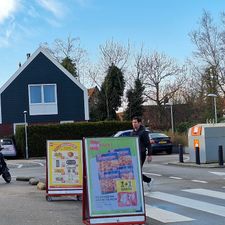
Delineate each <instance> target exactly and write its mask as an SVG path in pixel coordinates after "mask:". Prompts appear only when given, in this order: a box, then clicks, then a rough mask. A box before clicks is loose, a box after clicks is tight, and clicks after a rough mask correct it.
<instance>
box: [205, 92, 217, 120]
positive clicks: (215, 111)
mask: <svg viewBox="0 0 225 225" xmlns="http://www.w3.org/2000/svg"><path fill="white" fill-rule="evenodd" d="M207 96H208V97H213V102H214V113H215V123H217V110H216V97H217V95H216V94H208V95H207Z"/></svg>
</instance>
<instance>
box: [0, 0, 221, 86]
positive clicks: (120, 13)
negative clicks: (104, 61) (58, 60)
mask: <svg viewBox="0 0 225 225" xmlns="http://www.w3.org/2000/svg"><path fill="white" fill-rule="evenodd" d="M203 10H206V11H209V12H210V13H211V14H212V16H213V18H214V19H215V20H219V16H220V13H221V12H225V3H224V1H223V0H0V59H1V60H0V77H1V80H0V86H2V85H3V84H4V83H5V82H6V81H7V80H8V79H9V78H10V76H11V75H13V74H14V73H15V72H16V70H17V69H18V64H19V62H21V63H24V62H25V60H26V53H33V52H34V51H35V50H36V49H37V48H38V47H39V45H40V44H41V43H44V42H47V43H49V44H50V45H51V44H52V43H53V42H54V40H55V39H57V38H59V39H63V40H65V39H66V38H67V37H68V36H69V35H70V36H71V37H79V38H80V43H81V46H82V47H83V48H84V49H86V50H87V52H88V55H89V57H90V59H91V61H94V60H97V58H98V56H99V45H100V44H104V43H105V42H106V41H107V40H111V39H112V38H113V39H114V40H115V41H117V42H120V43H122V44H124V45H126V43H127V41H128V40H129V41H130V42H131V44H134V45H136V46H140V45H141V44H142V43H143V44H144V47H145V49H147V50H148V51H149V52H151V51H154V50H156V51H159V52H164V53H165V54H166V55H168V56H171V57H174V58H176V59H177V60H178V62H183V61H184V60H185V59H186V58H187V57H190V56H191V52H192V50H193V46H192V43H191V41H190V38H189V36H188V33H189V32H191V31H192V30H193V29H196V28H197V27H198V22H199V20H200V18H201V16H202V13H203Z"/></svg>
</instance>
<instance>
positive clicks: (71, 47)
mask: <svg viewBox="0 0 225 225" xmlns="http://www.w3.org/2000/svg"><path fill="white" fill-rule="evenodd" d="M41 46H42V47H45V48H47V49H48V50H49V52H50V53H51V54H52V56H53V57H54V58H55V59H56V60H57V61H58V62H59V63H62V61H63V59H65V58H69V59H70V60H71V61H72V63H74V65H75V67H76V70H77V73H78V74H77V75H78V79H79V80H81V79H82V78H81V77H82V76H83V75H84V74H82V72H83V71H84V68H85V65H86V64H87V52H86V50H84V49H83V48H82V47H81V44H80V39H79V38H78V37H76V38H72V37H71V36H69V37H67V38H66V40H61V39H56V40H55V41H54V43H53V44H52V47H49V44H48V43H42V44H41Z"/></svg>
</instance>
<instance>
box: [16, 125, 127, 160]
mask: <svg viewBox="0 0 225 225" xmlns="http://www.w3.org/2000/svg"><path fill="white" fill-rule="evenodd" d="M126 129H131V123H130V122H117V121H109V122H79V123H69V124H57V125H30V126H28V127H27V137H28V138H27V139H28V149H29V151H28V152H29V157H41V156H46V141H47V140H82V139H83V137H109V136H112V135H113V134H114V133H116V132H117V131H119V130H126ZM15 142H16V148H17V152H18V156H19V157H24V155H25V132H24V126H19V127H17V130H16V135H15Z"/></svg>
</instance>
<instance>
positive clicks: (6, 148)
mask: <svg viewBox="0 0 225 225" xmlns="http://www.w3.org/2000/svg"><path fill="white" fill-rule="evenodd" d="M0 147H1V148H2V150H1V153H2V154H3V155H4V156H12V157H13V156H16V148H15V145H14V143H13V140H12V139H10V138H3V139H0Z"/></svg>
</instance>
